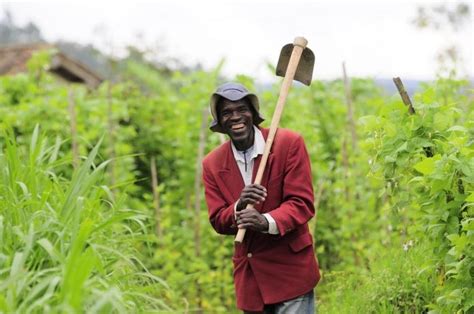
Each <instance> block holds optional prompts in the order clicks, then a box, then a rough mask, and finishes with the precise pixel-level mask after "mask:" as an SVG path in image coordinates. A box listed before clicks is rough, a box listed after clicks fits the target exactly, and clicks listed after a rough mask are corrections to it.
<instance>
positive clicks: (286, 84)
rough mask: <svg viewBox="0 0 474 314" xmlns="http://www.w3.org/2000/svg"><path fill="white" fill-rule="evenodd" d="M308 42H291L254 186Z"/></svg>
mask: <svg viewBox="0 0 474 314" xmlns="http://www.w3.org/2000/svg"><path fill="white" fill-rule="evenodd" d="M307 44H308V41H307V40H306V39H305V38H303V37H296V38H295V40H294V42H293V45H294V47H293V51H292V52H291V57H290V61H289V62H288V67H287V68H286V73H285V77H284V78H283V83H282V84H281V88H280V95H279V97H278V102H277V105H276V107H275V112H274V113H273V118H272V123H271V124H270V131H269V133H268V138H267V141H266V142H265V150H264V151H263V156H262V160H261V161H260V165H259V167H258V171H257V175H256V176H255V181H254V184H260V183H261V182H262V177H263V172H264V171H265V166H266V165H267V160H268V156H269V155H270V150H271V148H272V144H273V140H274V138H275V134H276V131H277V129H278V125H279V124H280V118H281V114H282V113H283V108H284V107H285V102H286V97H287V96H288V92H289V91H290V87H291V83H293V79H294V77H295V73H296V69H297V68H298V64H299V62H300V58H301V54H302V53H303V50H304V48H306V45H307ZM246 208H253V205H251V204H249V205H247V207H246ZM245 231H246V229H240V228H239V230H238V231H237V235H236V236H235V240H234V242H235V243H237V244H240V243H242V241H243V240H244V237H245Z"/></svg>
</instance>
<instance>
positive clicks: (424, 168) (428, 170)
mask: <svg viewBox="0 0 474 314" xmlns="http://www.w3.org/2000/svg"><path fill="white" fill-rule="evenodd" d="M435 161H436V160H435V159H434V158H425V159H423V160H422V161H420V162H419V163H417V164H415V165H414V166H413V168H415V170H416V171H418V172H420V173H422V174H424V175H429V174H432V173H433V171H434V169H435Z"/></svg>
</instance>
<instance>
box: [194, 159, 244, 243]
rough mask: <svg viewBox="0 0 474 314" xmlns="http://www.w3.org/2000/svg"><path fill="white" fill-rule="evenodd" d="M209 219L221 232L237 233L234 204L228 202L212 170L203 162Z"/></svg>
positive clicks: (218, 231)
mask: <svg viewBox="0 0 474 314" xmlns="http://www.w3.org/2000/svg"><path fill="white" fill-rule="evenodd" d="M202 176H203V181H204V188H205V195H206V203H207V208H208V214H209V221H210V223H211V225H212V227H213V228H214V229H215V230H216V231H217V233H220V234H237V225H236V221H235V216H234V205H235V202H234V203H232V204H228V203H227V202H226V201H225V199H224V197H223V196H222V193H221V191H220V189H219V187H218V185H217V184H216V180H215V179H214V175H213V173H212V172H211V170H210V169H209V168H208V167H207V166H206V163H203V171H202Z"/></svg>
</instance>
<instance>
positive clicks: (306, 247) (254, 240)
mask: <svg viewBox="0 0 474 314" xmlns="http://www.w3.org/2000/svg"><path fill="white" fill-rule="evenodd" d="M210 107H211V108H210V109H211V113H212V116H213V118H214V121H213V122H212V124H211V127H210V129H211V130H212V131H214V132H220V133H224V134H227V135H228V136H229V138H230V141H229V142H227V143H224V144H222V145H221V146H219V147H217V148H216V149H214V150H213V151H212V152H211V153H209V154H208V155H207V156H206V158H205V159H204V161H203V180H204V185H205V189H206V202H207V205H208V210H209V220H210V222H211V224H212V226H213V227H214V229H215V230H216V231H217V232H218V233H220V234H227V235H235V234H236V233H237V230H238V228H245V229H247V233H246V236H245V239H244V242H243V243H242V244H241V245H237V246H235V249H234V256H233V258H232V260H233V263H234V283H235V290H236V296H237V307H238V308H239V309H241V310H243V311H244V312H245V313H304V314H306V313H314V303H315V302H314V292H313V289H314V287H315V286H316V284H317V282H318V281H319V277H320V275H319V268H318V264H317V261H316V258H315V254H314V250H313V246H312V243H313V241H312V236H311V234H310V232H309V229H308V224H307V222H308V220H309V219H311V218H312V217H313V216H314V206H313V201H314V198H313V187H312V180H311V168H310V161H309V157H308V153H307V150H306V147H305V144H304V141H303V138H302V137H301V136H300V135H298V134H296V133H294V132H292V131H289V130H285V129H279V130H278V132H277V135H276V137H275V140H274V142H273V146H272V152H271V153H270V155H269V158H268V162H267V166H266V169H265V172H264V175H263V179H262V184H261V185H259V184H252V182H253V180H254V178H255V175H256V172H257V168H258V165H259V163H260V160H261V157H262V154H263V150H264V147H265V140H266V138H267V137H268V131H269V130H268V129H266V128H261V127H259V124H260V123H261V122H262V121H263V120H264V119H263V118H262V116H261V115H260V113H259V102H258V98H257V96H255V95H254V94H252V93H249V92H248V91H247V89H246V88H245V87H244V86H242V85H241V84H238V83H233V82H230V83H225V84H223V85H221V86H219V88H218V89H217V90H216V92H215V93H214V94H213V95H212V96H211V101H210ZM248 204H253V205H254V208H253V209H246V207H247V205H248Z"/></svg>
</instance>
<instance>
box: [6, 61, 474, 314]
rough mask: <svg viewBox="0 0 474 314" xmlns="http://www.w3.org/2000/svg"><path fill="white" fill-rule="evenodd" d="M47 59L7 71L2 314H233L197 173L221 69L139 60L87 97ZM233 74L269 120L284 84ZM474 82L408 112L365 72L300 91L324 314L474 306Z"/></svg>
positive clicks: (288, 119)
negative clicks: (172, 68) (157, 67)
mask: <svg viewBox="0 0 474 314" xmlns="http://www.w3.org/2000/svg"><path fill="white" fill-rule="evenodd" d="M49 57H50V55H49V54H48V53H40V54H36V55H35V56H34V57H33V58H32V59H31V60H30V62H29V71H28V72H27V73H23V74H18V75H15V76H1V77H0V313H12V312H15V313H130V312H139V313H215V312H217V313H233V312H236V311H237V310H236V307H235V297H234V286H233V282H232V261H231V257H232V254H233V238H232V237H225V236H220V235H218V234H216V233H215V231H214V230H213V229H212V227H211V225H210V224H209V220H208V216H207V207H206V203H205V200H204V191H203V187H202V184H201V175H200V173H201V172H200V164H201V159H202V156H203V154H206V153H208V152H210V151H211V150H212V149H213V148H215V147H217V146H218V145H220V144H221V142H222V141H223V138H221V137H219V136H218V135H217V134H216V133H212V132H210V131H209V130H208V128H207V127H208V125H209V123H210V121H211V117H210V115H209V114H208V106H209V97H210V95H211V93H212V92H213V91H214V89H215V88H216V86H217V85H219V83H221V82H222V77H221V75H220V67H219V66H218V67H217V68H216V69H215V70H213V71H210V72H205V71H199V70H193V71H188V72H174V73H168V74H167V75H164V74H160V73H157V72H155V71H154V70H153V69H150V68H148V67H147V66H146V65H144V64H139V63H134V62H129V63H128V64H127V65H126V68H125V70H124V79H123V80H122V81H121V82H115V83H112V82H104V83H102V84H101V85H100V86H99V88H98V89H95V90H91V89H87V88H85V87H84V86H80V85H71V84H66V83H64V82H60V81H58V80H56V79H55V78H54V77H53V76H52V75H51V74H50V73H49V72H48V71H47V70H46V67H45V65H46V64H48V62H49V61H48V60H49V59H48V58H49ZM233 79H234V80H236V81H239V82H242V83H244V84H245V85H246V86H249V87H251V88H252V89H253V90H255V91H256V92H257V94H258V96H259V97H260V102H261V104H262V105H261V107H262V113H263V115H264V116H265V117H266V118H267V120H266V121H265V122H264V124H263V125H264V126H268V125H269V121H270V117H271V115H272V113H273V108H274V106H275V104H276V102H277V97H278V91H279V83H277V84H275V85H274V86H269V87H266V88H261V87H258V86H256V85H255V81H254V79H253V78H251V77H247V76H237V77H235V78H233ZM471 84H472V83H471V82H468V81H463V80H457V79H446V78H444V79H441V78H440V79H438V80H436V81H432V82H429V83H423V84H422V86H421V87H420V88H419V89H418V90H417V92H416V93H415V94H414V95H411V101H412V103H413V108H412V109H413V110H409V108H408V107H407V106H406V105H405V104H404V103H403V101H402V99H401V97H400V95H399V94H388V93H387V92H386V91H383V90H381V89H380V87H378V86H377V85H376V84H375V83H374V81H373V80H371V79H367V78H351V80H350V82H349V85H348V89H346V88H345V84H344V81H343V80H334V81H319V80H314V81H313V82H312V85H311V86H310V87H309V88H306V87H305V88H303V87H301V86H299V85H296V84H295V86H293V88H292V90H291V92H290V95H289V97H288V100H287V105H286V107H285V113H284V115H283V118H282V121H281V124H280V125H281V127H284V128H288V129H292V130H294V131H296V132H298V133H300V134H302V135H303V137H304V140H305V143H306V146H307V148H308V151H309V155H310V158H311V163H312V173H313V181H314V182H313V186H314V191H315V199H316V203H315V206H316V208H317V213H316V216H315V217H314V218H313V219H312V220H311V221H310V228H311V232H312V235H313V237H314V243H315V250H316V253H317V257H318V260H319V264H320V267H321V271H322V279H321V282H320V283H319V284H318V286H317V288H316V299H317V306H318V311H319V312H320V313H428V312H429V313H473V312H474V280H473V277H474V96H473V95H474V90H473V87H472V85H471ZM349 103H350V104H351V108H352V110H348V108H349V107H348V104H349ZM350 112H353V114H349V113H350ZM226 140H227V139H226Z"/></svg>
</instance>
